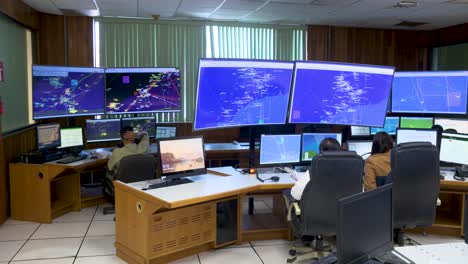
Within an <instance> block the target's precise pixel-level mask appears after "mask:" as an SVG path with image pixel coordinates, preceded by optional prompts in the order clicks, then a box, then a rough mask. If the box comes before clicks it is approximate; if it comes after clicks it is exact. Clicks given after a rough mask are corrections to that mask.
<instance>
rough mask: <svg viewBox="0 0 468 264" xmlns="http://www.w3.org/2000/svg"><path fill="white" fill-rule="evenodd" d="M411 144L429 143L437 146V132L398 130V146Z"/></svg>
mask: <svg viewBox="0 0 468 264" xmlns="http://www.w3.org/2000/svg"><path fill="white" fill-rule="evenodd" d="M409 142H429V143H431V144H432V145H434V146H437V130H435V129H402V128H399V129H397V136H396V144H397V145H398V144H401V143H409Z"/></svg>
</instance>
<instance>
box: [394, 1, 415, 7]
mask: <svg viewBox="0 0 468 264" xmlns="http://www.w3.org/2000/svg"><path fill="white" fill-rule="evenodd" d="M417 5H418V2H416V1H401V2H398V3H397V4H396V5H394V6H393V8H409V7H415V6H417Z"/></svg>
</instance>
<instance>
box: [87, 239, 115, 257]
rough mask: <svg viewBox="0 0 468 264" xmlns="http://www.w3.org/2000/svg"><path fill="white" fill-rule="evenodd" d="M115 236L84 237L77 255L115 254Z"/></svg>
mask: <svg viewBox="0 0 468 264" xmlns="http://www.w3.org/2000/svg"><path fill="white" fill-rule="evenodd" d="M114 243H115V236H97V237H86V238H85V240H84V242H83V245H82V246H81V248H80V252H78V257H88V256H104V255H115V246H114Z"/></svg>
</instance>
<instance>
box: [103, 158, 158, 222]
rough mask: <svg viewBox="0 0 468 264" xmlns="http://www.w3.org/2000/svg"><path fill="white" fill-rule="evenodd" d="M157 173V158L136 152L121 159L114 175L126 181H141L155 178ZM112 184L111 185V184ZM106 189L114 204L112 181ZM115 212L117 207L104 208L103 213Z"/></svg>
mask: <svg viewBox="0 0 468 264" xmlns="http://www.w3.org/2000/svg"><path fill="white" fill-rule="evenodd" d="M155 175H156V159H155V158H154V156H153V155H151V154H135V155H130V156H126V157H123V158H122V159H121V160H120V164H119V169H118V171H117V173H116V175H115V177H114V180H118V181H121V182H125V183H131V182H139V181H145V180H151V179H154V178H155ZM109 185H110V186H109ZM109 188H112V189H110V190H105V193H106V194H107V195H106V196H107V197H110V198H111V199H110V200H111V202H112V204H114V196H113V195H114V189H113V188H114V185H113V184H112V183H110V184H107V189H109ZM113 213H115V207H106V208H103V214H113Z"/></svg>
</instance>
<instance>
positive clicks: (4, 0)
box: [0, 0, 39, 29]
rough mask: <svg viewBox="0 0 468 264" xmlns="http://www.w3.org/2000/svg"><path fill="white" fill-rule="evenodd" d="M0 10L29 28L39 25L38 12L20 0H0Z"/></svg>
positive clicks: (35, 27)
mask: <svg viewBox="0 0 468 264" xmlns="http://www.w3.org/2000/svg"><path fill="white" fill-rule="evenodd" d="M0 12H2V13H3V14H5V15H7V16H8V17H10V18H11V19H13V20H15V21H16V22H18V23H20V24H22V25H24V26H26V27H27V28H30V29H37V28H38V27H39V12H37V11H36V10H34V9H33V8H32V7H30V6H28V5H27V4H25V3H23V1H20V0H1V1H0Z"/></svg>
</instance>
